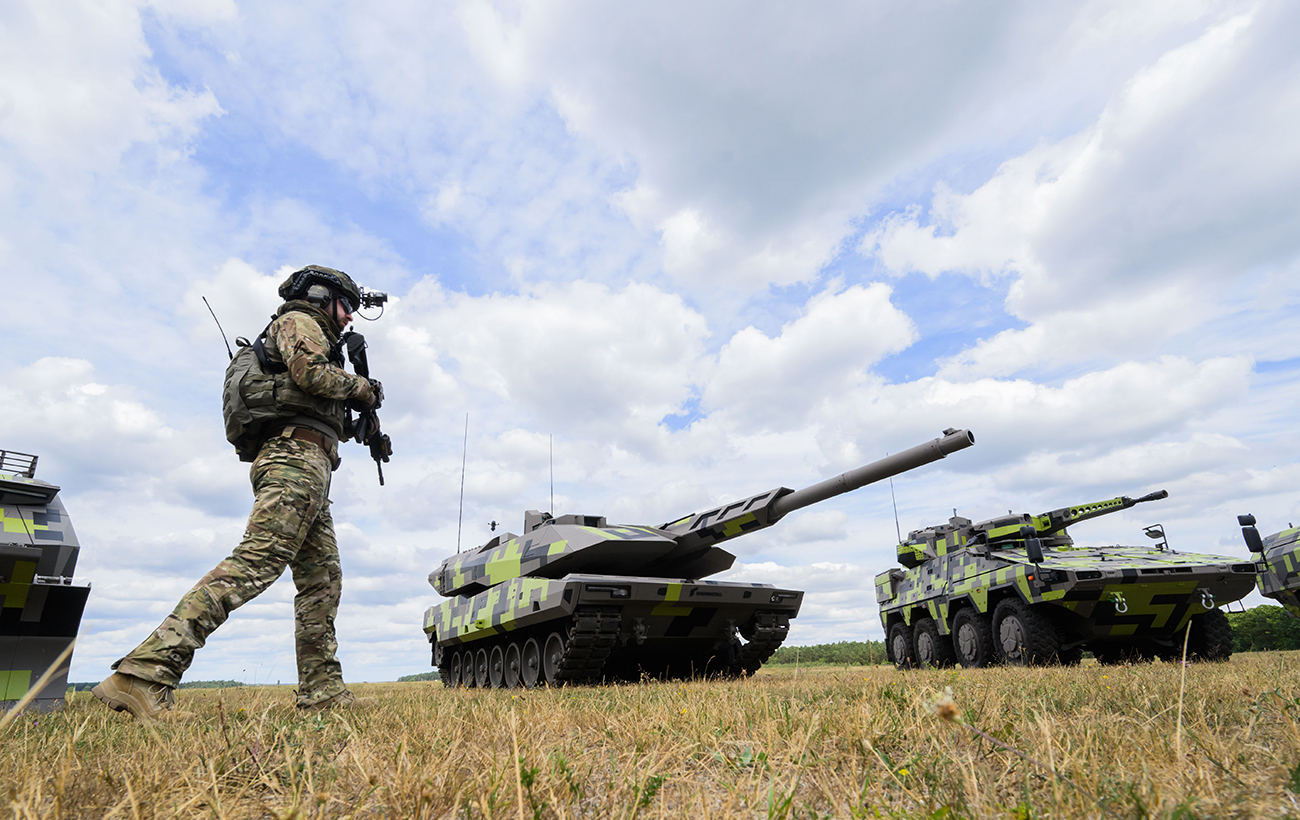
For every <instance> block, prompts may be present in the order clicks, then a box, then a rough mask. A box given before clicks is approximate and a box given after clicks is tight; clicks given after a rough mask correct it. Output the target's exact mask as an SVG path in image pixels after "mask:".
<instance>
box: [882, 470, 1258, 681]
mask: <svg viewBox="0 0 1300 820" xmlns="http://www.w3.org/2000/svg"><path fill="white" fill-rule="evenodd" d="M1168 495H1169V494H1168V493H1167V492H1165V491H1164V490H1160V491H1158V492H1154V493H1151V494H1150V495H1146V496H1143V497H1141V498H1136V499H1134V498H1129V497H1127V496H1121V497H1119V498H1112V499H1110V500H1109V501H1099V502H1097V503H1094V504H1082V505H1079V506H1074V507H1062V508H1061V509H1059V510H1052V511H1051V512H1046V513H1043V514H1041V515H1029V514H1020V515H1016V514H1010V513H1009V514H1007V515H1005V516H1001V517H998V518H993V519H990V520H988V521H984V522H981V523H979V524H973V523H971V521H970V519H967V518H961V517H959V516H953V518H952V519H950V520H949V522H948V523H947V524H941V525H938V526H935V527H930V528H927V529H922V530H915V531H913V532H912V533H910V534H909V535H908V539H907V541H905V542H903V543H902V544H899V545H898V561H899V563H900V564H902V565H903V566H904V567H906V568H907V569H905V570H902V569H891V570H889V571H888V572H882V573H881V574H880V575H877V576H876V600H877V601H878V602H879V603H880V620H881V623H882V625H883V626H884V628H885V649H886V652H887V654H888V655H889V659H890V660H891V661H893V662H894V663H895V664H896V665H897V666H898V667H899V668H900V669H906V668H909V667H913V666H923V667H942V666H950V665H952V664H953V663H960V664H961V665H962V666H966V667H982V666H989V665H991V664H996V663H1008V664H1013V665H1030V664H1033V665H1038V664H1053V663H1064V664H1075V663H1078V662H1079V660H1080V658H1081V657H1082V656H1083V651H1084V649H1085V648H1086V649H1088V650H1089V651H1091V652H1092V653H1093V654H1094V655H1095V656H1096V657H1097V659H1098V660H1099V661H1101V662H1102V663H1114V662H1121V661H1127V660H1150V659H1152V658H1154V657H1157V656H1161V657H1166V658H1172V657H1175V656H1181V653H1182V648H1183V639H1184V637H1185V635H1184V632H1183V630H1184V629H1185V628H1186V627H1187V624H1188V622H1189V621H1190V622H1191V624H1192V630H1191V634H1190V636H1189V637H1188V654H1189V656H1192V657H1195V658H1198V659H1200V660H1226V659H1227V658H1228V657H1229V656H1230V655H1231V654H1232V628H1231V627H1230V626H1229V624H1228V617H1227V616H1226V615H1225V614H1223V613H1222V612H1221V611H1219V610H1218V609H1217V606H1218V605H1219V604H1221V603H1230V602H1232V601H1235V600H1238V599H1240V598H1241V597H1243V596H1244V595H1246V594H1247V593H1248V592H1249V591H1250V588H1251V587H1252V586H1253V585H1254V583H1255V565H1254V564H1253V563H1249V562H1241V561H1234V560H1233V559H1232V558H1224V557H1221V556H1216V555H1194V554H1190V553H1179V552H1175V551H1173V550H1171V549H1169V545H1168V541H1167V540H1166V539H1165V536H1164V529H1163V528H1162V527H1161V526H1160V525H1159V524H1155V525H1152V526H1149V527H1146V534H1147V536H1148V537H1150V538H1152V539H1154V540H1157V543H1156V544H1154V545H1153V546H1099V547H1084V546H1076V545H1075V543H1074V540H1073V539H1072V538H1071V537H1070V535H1069V534H1068V533H1067V532H1066V527H1069V526H1072V525H1074V524H1077V523H1080V522H1082V521H1087V520H1088V519H1090V518H1096V517H1097V516H1100V515H1106V514H1108V513H1113V512H1119V511H1120V510H1127V509H1129V508H1130V507H1132V506H1134V505H1135V504H1141V503H1142V502H1144V501H1155V500H1158V499H1161V498H1166V497H1168Z"/></svg>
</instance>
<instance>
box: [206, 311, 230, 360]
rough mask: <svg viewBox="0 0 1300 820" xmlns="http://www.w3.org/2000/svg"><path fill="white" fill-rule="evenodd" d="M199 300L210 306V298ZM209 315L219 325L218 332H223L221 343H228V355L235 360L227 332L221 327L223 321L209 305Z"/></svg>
mask: <svg viewBox="0 0 1300 820" xmlns="http://www.w3.org/2000/svg"><path fill="white" fill-rule="evenodd" d="M199 298H200V299H202V300H203V304H205V305H208V297H206V296H200V297H199ZM208 313H211V314H212V321H214V322H216V323H217V330H220V331H221V341H223V342H225V343H226V355H228V356H229V357H230V358H232V359H233V358H235V354H234V353H233V352H232V351H231V350H230V340H229V339H227V338H226V330H225V328H223V327H222V326H221V320H219V319H218V318H217V312H216V311H215V310H213V309H212V305H208Z"/></svg>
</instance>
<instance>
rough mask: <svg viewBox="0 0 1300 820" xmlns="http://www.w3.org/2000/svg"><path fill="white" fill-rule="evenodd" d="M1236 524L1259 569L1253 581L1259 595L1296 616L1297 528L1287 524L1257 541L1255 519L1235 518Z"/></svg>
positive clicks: (1299, 583) (1299, 575) (1299, 580)
mask: <svg viewBox="0 0 1300 820" xmlns="http://www.w3.org/2000/svg"><path fill="white" fill-rule="evenodd" d="M1237 523H1238V524H1240V525H1241V535H1242V537H1243V538H1245V539H1246V546H1247V547H1249V548H1250V551H1251V553H1252V554H1253V555H1254V557H1255V561H1256V564H1257V565H1258V567H1259V576H1258V577H1257V578H1256V579H1255V580H1256V583H1257V584H1258V585H1259V591H1260V593H1262V594H1263V595H1266V596H1268V597H1269V598H1272V599H1273V600H1275V601H1277V602H1278V603H1279V604H1281V605H1282V606H1284V607H1286V609H1287V611H1288V612H1290V613H1291V614H1292V615H1296V616H1300V527H1292V526H1290V525H1289V524H1288V525H1287V529H1285V530H1282V531H1281V532H1275V533H1273V534H1272V535H1270V536H1268V537H1267V538H1260V537H1259V530H1257V529H1255V516H1253V515H1249V514H1247V515H1239V516H1237Z"/></svg>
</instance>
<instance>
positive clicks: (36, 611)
mask: <svg viewBox="0 0 1300 820" xmlns="http://www.w3.org/2000/svg"><path fill="white" fill-rule="evenodd" d="M36 461H37V457H36V456H34V455H28V454H27V453H15V452H13V451H11V450H0V602H2V607H0V712H3V711H5V710H7V709H9V708H11V707H13V706H14V705H16V704H17V703H18V701H20V700H22V698H23V697H24V696H26V695H27V694H28V693H29V692H30V690H31V687H32V686H33V685H34V684H35V683H36V682H37V681H38V679H39V678H40V677H41V675H43V674H44V673H45V671H46V669H48V668H49V667H50V666H51V665H52V664H53V663H54V662H55V661H56V660H57V659H58V658H59V656H60V655H61V654H62V653H63V651H64V650H65V649H67V648H68V646H69V645H70V644H71V643H72V641H73V640H74V639H75V638H76V637H77V628H78V626H80V624H81V612H82V610H83V609H84V608H85V606H86V597H87V596H88V595H89V594H90V586H89V585H86V586H82V585H78V584H74V583H73V582H72V572H73V570H74V569H75V568H76V566H77V553H78V552H79V551H80V549H81V548H80V545H79V544H78V543H77V536H76V534H75V533H74V532H73V531H72V522H71V521H69V520H68V512H67V510H66V509H64V507H63V501H62V500H61V499H60V498H59V488H58V487H56V486H54V485H53V484H48V483H46V482H44V481H41V480H40V479H38V478H36ZM71 660H72V658H71V656H69V657H68V658H67V660H65V661H64V662H63V664H61V666H60V670H58V671H57V672H56V674H54V675H53V676H52V677H51V678H50V679H49V680H48V681H47V682H46V684H45V686H43V687H42V688H41V690H40V691H39V692H36V693H35V694H34V696H33V697H32V698H31V700H30V701H29V703H30V707H29V708H32V709H38V710H42V711H44V710H49V709H53V708H56V707H58V706H60V705H61V704H62V703H63V693H64V692H65V691H66V690H67V687H68V664H69V663H71Z"/></svg>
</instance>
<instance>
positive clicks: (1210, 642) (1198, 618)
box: [1187, 609, 1232, 661]
mask: <svg viewBox="0 0 1300 820" xmlns="http://www.w3.org/2000/svg"><path fill="white" fill-rule="evenodd" d="M1187 657H1188V658H1190V659H1193V660H1198V661H1226V660H1227V659H1228V658H1231V657H1232V624H1231V623H1229V622H1228V616H1227V615H1224V614H1223V610H1220V609H1211V610H1210V611H1209V612H1203V613H1201V614H1200V615H1193V616H1192V635H1191V637H1190V638H1188V639H1187Z"/></svg>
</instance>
